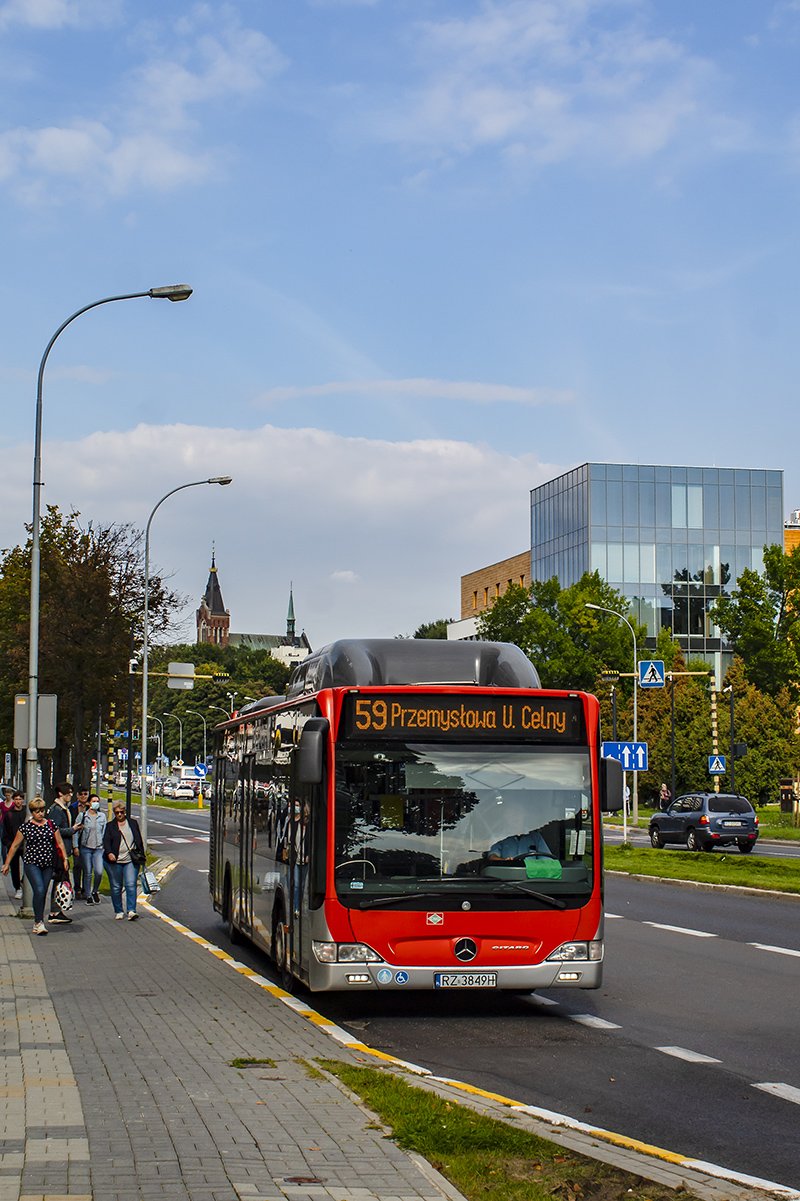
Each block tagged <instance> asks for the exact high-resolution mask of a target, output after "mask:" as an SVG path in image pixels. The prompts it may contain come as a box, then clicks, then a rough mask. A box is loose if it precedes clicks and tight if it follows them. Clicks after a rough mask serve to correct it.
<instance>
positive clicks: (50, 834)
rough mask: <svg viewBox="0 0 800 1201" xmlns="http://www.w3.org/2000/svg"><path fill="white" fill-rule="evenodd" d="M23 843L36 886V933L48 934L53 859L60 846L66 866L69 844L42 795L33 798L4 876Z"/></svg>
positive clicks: (28, 873)
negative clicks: (46, 913) (47, 904)
mask: <svg viewBox="0 0 800 1201" xmlns="http://www.w3.org/2000/svg"><path fill="white" fill-rule="evenodd" d="M20 846H22V847H23V851H22V862H23V864H24V866H25V875H26V876H27V877H28V880H29V881H30V885H31V888H32V890H33V919H34V920H33V932H34V934H46V933H47V927H46V926H45V924H44V903H45V900H46V898H47V890H48V888H49V887H50V881H51V880H52V878H53V860H54V858H55V853H56V850H58V851H59V852H60V854H61V856H62V858H63V860H64V864H65V866H66V863H67V848H66V846H65V844H64V840H63V839H62V837H61V835H60V834H59V832H58V830H57V829H56V827H55V826H54V825H53V823H52V822H51V821H48V820H47V818H46V817H45V815H44V801H43V800H42V798H41V797H40V796H37V797H34V798H33V800H32V801H31V815H30V817H29V818H28V820H27V821H24V822H23V823H22V825H21V826H20V828H19V830H18V831H17V835H16V838H15V839H14V841H13V843H12V844H11V849H10V850H9V852H8V855H7V856H6V860H5V863H4V864H3V868H2V871H3V875H4V876H7V875H8V870H9V866H10V864H9V860H10V858H11V856H12V855H13V854H15V853H16V852H17V851H18V850H19V848H20Z"/></svg>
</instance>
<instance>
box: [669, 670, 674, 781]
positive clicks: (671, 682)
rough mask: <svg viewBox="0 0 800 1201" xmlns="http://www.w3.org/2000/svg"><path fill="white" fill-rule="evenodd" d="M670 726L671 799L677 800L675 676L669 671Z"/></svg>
mask: <svg viewBox="0 0 800 1201" xmlns="http://www.w3.org/2000/svg"><path fill="white" fill-rule="evenodd" d="M669 685H670V686H669V726H670V739H671V744H672V780H671V783H672V792H671V794H670V795H671V799H672V800H673V801H674V800H675V677H674V676H673V674H672V672H670V673H669Z"/></svg>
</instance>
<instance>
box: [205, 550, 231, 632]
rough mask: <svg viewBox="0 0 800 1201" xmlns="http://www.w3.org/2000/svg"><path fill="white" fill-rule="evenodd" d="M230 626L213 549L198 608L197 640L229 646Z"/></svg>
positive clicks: (229, 616) (228, 612)
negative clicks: (206, 579)
mask: <svg viewBox="0 0 800 1201" xmlns="http://www.w3.org/2000/svg"><path fill="white" fill-rule="evenodd" d="M230 627H231V615H230V611H229V610H228V609H226V608H225V604H224V602H223V600H222V589H221V588H220V586H219V578H218V576H217V564H216V557H215V554H214V551H213V549H212V551H211V568H210V570H209V573H208V583H207V584H206V590H205V592H204V593H203V597H202V600H201V601H200V608H199V609H198V610H197V641H198V642H213V643H215V644H216V645H217V646H227V645H228V633H229V631H230Z"/></svg>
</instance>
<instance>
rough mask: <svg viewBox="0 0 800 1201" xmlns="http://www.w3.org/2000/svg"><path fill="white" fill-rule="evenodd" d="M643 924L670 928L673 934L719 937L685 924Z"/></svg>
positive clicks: (661, 928) (694, 936) (693, 936)
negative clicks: (691, 928) (689, 927)
mask: <svg viewBox="0 0 800 1201" xmlns="http://www.w3.org/2000/svg"><path fill="white" fill-rule="evenodd" d="M642 925H643V926H655V928H656V930H669V931H671V933H672V934H691V936H692V938H718V937H719V936H718V935H717V934H709V933H708V931H706V930H687V929H686V927H685V926H666V925H664V923H663V922H642Z"/></svg>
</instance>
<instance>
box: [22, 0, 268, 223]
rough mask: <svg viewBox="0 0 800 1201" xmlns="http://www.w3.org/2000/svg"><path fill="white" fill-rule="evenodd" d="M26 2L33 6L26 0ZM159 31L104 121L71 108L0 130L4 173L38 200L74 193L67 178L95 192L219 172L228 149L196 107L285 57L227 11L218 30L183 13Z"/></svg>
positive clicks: (190, 180) (172, 184) (250, 88)
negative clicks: (58, 119) (57, 116)
mask: <svg viewBox="0 0 800 1201" xmlns="http://www.w3.org/2000/svg"><path fill="white" fill-rule="evenodd" d="M21 3H22V0H20V4H21ZM18 6H19V5H18ZM53 6H54V7H59V5H58V4H57V3H56V0H53ZM6 7H8V6H6ZM23 7H25V6H23ZM27 7H29V8H31V9H33V8H35V7H36V5H35V4H34V3H33V0H28V3H27ZM61 7H63V8H69V9H70V11H71V7H70V6H69V5H64V4H62V5H61ZM109 7H113V6H109ZM201 7H202V6H201ZM75 8H76V12H77V9H78V8H80V9H81V12H84V8H83V7H81V6H78V5H76V6H75ZM90 8H91V6H88V8H86V10H85V11H86V12H88V11H89V9H90ZM45 9H47V11H50V8H49V7H48V5H43V8H42V14H43V13H44V10H45ZM3 11H4V10H1V9H0V17H2V13H3ZM207 15H208V14H207ZM53 20H55V16H53ZM76 21H77V17H76ZM226 22H227V23H226ZM164 36H165V37H166V35H164ZM163 40H164V39H163V38H162V40H161V42H160V43H159V44H158V45H157V46H154V45H153V44H152V40H151V41H150V42H148V43H147V57H146V59H145V61H144V62H143V63H141V64H140V66H138V67H137V68H135V69H134V70H133V71H131V72H130V73H129V74H128V75H127V76H126V77H124V78H123V80H122V81H121V83H120V90H119V93H118V95H117V96H116V97H115V98H114V99H113V101H111V102H109V101H105V102H103V109H104V112H103V118H102V120H100V119H97V118H95V117H92V118H86V117H82V116H75V117H73V118H71V119H69V120H65V121H64V122H63V123H61V124H58V125H51V126H45V127H42V128H38V129H37V128H32V127H28V126H20V127H18V128H16V129H12V130H8V131H6V132H5V133H3V134H2V135H0V179H5V180H7V181H9V182H10V183H11V184H13V186H14V187H15V189H16V193H17V196H18V197H19V198H20V199H21V200H23V201H24V202H27V203H35V204H40V203H42V202H45V201H47V200H51V201H55V202H62V201H63V200H64V199H65V198H68V194H67V193H65V189H64V182H65V181H68V180H71V181H72V183H73V186H74V188H76V189H79V190H82V191H83V192H84V193H85V194H86V195H91V196H92V198H96V197H97V196H98V195H105V194H111V195H121V194H124V193H127V192H130V191H133V190H135V189H138V188H145V189H148V190H155V191H169V190H172V189H174V188H177V187H181V186H184V185H187V184H194V183H197V182H199V181H201V180H203V179H206V178H208V177H210V176H215V175H219V174H220V173H221V171H222V170H223V168H224V164H225V159H226V153H225V152H223V151H221V150H219V149H216V148H213V147H211V148H209V147H204V146H202V145H199V144H198V143H199V141H200V140H201V137H202V128H201V126H200V123H199V121H198V119H197V116H198V114H197V110H198V108H199V107H200V106H204V105H205V106H207V105H209V104H219V102H221V101H223V100H226V99H229V98H231V97H233V98H247V97H250V96H252V95H253V94H254V93H256V92H258V91H259V89H261V88H263V86H264V85H265V83H266V81H267V80H268V79H269V78H270V77H271V76H273V75H275V74H277V73H278V72H279V71H280V70H281V69H282V68H283V66H284V64H285V60H284V58H283V56H282V55H281V54H280V53H279V52H278V50H277V49H276V48H275V46H274V45H273V44H272V42H270V40H269V39H268V38H267V37H265V36H264V34H262V33H260V32H259V31H257V30H253V29H242V28H241V27H239V26H238V24H236V23H235V22H234V21H232V19H231V17H230V13H227V14H226V16H225V20H224V21H221V22H219V28H217V29H216V31H215V32H214V34H210V33H208V32H204V31H202V30H201V31H198V30H197V29H196V28H194V27H193V26H189V25H187V23H186V22H185V21H184V22H180V23H179V30H178V31H177V32H176V31H171V32H170V34H169V37H168V40H169V41H170V42H171V46H170V48H169V49H166V48H165V46H164V44H163Z"/></svg>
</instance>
